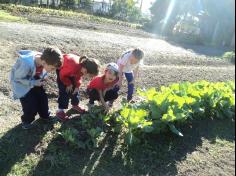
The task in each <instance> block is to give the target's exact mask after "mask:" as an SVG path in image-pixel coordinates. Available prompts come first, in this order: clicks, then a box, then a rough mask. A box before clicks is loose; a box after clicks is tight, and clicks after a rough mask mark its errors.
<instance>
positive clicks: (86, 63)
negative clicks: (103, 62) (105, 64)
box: [79, 56, 100, 75]
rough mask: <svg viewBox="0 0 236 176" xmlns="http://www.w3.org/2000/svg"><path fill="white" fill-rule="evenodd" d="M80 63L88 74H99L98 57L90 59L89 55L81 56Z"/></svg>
mask: <svg viewBox="0 0 236 176" xmlns="http://www.w3.org/2000/svg"><path fill="white" fill-rule="evenodd" d="M79 61H80V63H81V64H82V67H84V68H85V69H86V70H87V72H88V74H92V75H98V74H99V65H100V64H99V62H98V60H96V59H90V58H88V57H87V56H81V57H80V60H79Z"/></svg>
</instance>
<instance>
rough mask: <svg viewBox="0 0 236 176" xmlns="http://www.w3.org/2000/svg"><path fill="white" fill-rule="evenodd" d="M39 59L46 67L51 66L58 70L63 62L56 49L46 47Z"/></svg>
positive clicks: (60, 54)
mask: <svg viewBox="0 0 236 176" xmlns="http://www.w3.org/2000/svg"><path fill="white" fill-rule="evenodd" d="M41 59H42V60H43V61H45V62H46V63H47V64H48V65H53V66H55V67H57V68H59V67H61V65H62V62H63V55H62V52H61V51H60V50H59V49H58V48H54V47H48V48H46V49H45V50H44V51H43V54H42V56H41Z"/></svg>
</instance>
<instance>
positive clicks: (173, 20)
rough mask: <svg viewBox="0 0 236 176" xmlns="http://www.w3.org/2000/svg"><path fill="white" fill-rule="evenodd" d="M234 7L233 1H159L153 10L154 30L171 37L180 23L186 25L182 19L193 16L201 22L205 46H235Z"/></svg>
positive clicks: (192, 24)
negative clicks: (233, 40) (208, 44)
mask: <svg viewBox="0 0 236 176" xmlns="http://www.w3.org/2000/svg"><path fill="white" fill-rule="evenodd" d="M234 7H235V1H234V0H225V1H219V2H217V3H216V2H215V1H214V0H198V1H195V0H183V1H177V0H156V1H155V3H154V4H153V6H152V7H151V13H152V26H153V31H154V32H157V33H159V34H162V35H165V36H172V34H173V31H174V28H176V25H178V23H180V22H181V21H182V23H183V20H185V19H186V18H188V16H189V15H190V16H193V17H194V18H198V19H199V22H198V23H199V24H198V28H199V29H200V32H201V33H200V34H201V35H199V37H200V38H202V39H204V42H205V43H210V44H211V45H216V46H232V45H233V43H232V38H233V35H234V33H235V8H234ZM188 25H189V26H195V25H194V20H193V21H192V23H191V22H190V23H189V22H188ZM191 28H192V27H191ZM199 29H198V30H199ZM181 34H183V33H181ZM183 37H185V36H184V35H183ZM196 41H197V42H198V40H196Z"/></svg>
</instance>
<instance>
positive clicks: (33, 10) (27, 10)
mask: <svg viewBox="0 0 236 176" xmlns="http://www.w3.org/2000/svg"><path fill="white" fill-rule="evenodd" d="M0 9H3V10H5V11H7V12H10V13H12V14H16V15H25V14H28V15H49V16H62V17H73V18H74V17H75V18H77V19H80V20H81V21H89V22H95V23H104V24H114V25H120V26H126V27H130V28H140V27H141V25H138V24H132V23H128V22H123V21H117V20H112V19H108V18H103V17H98V16H93V15H88V14H84V13H78V12H74V11H68V10H67V11H65V10H55V9H46V8H38V7H29V6H22V5H12V4H10V5H9V4H0Z"/></svg>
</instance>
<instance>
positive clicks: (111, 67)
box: [87, 63, 119, 111]
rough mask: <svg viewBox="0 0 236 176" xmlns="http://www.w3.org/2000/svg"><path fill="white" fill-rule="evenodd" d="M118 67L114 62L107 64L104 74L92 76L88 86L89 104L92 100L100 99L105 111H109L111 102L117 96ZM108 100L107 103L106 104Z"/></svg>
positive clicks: (92, 102) (91, 104) (92, 103)
mask: <svg viewBox="0 0 236 176" xmlns="http://www.w3.org/2000/svg"><path fill="white" fill-rule="evenodd" d="M118 81H119V67H118V65H117V64H115V63H110V64H108V66H107V68H106V70H105V74H104V75H102V76H97V77H96V78H94V79H93V80H92V81H91V82H90V84H89V86H88V90H87V92H88V94H89V106H93V105H94V101H100V102H101V103H102V105H103V107H104V108H105V110H106V111H109V109H110V107H112V105H113V102H114V101H115V100H116V99H117V98H118V91H119V87H117V86H116V85H117V83H118ZM107 102H108V104H107Z"/></svg>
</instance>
